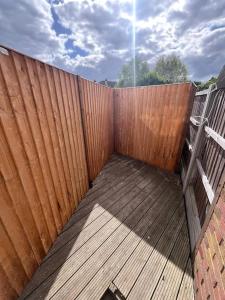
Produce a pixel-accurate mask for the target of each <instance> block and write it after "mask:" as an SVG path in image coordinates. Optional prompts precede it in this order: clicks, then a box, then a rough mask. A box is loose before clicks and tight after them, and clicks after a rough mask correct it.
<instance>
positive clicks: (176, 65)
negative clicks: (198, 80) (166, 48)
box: [155, 54, 188, 83]
mask: <svg viewBox="0 0 225 300" xmlns="http://www.w3.org/2000/svg"><path fill="white" fill-rule="evenodd" d="M155 71H156V73H157V74H158V75H159V76H160V77H161V78H162V79H163V80H164V81H167V82H171V83H173V82H184V81H187V74H188V72H187V68H186V66H185V64H183V63H182V61H181V60H180V58H179V57H177V56H176V55H174V54H172V55H168V56H161V57H160V58H159V59H158V61H157V63H156V66H155Z"/></svg>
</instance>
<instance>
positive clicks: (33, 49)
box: [0, 0, 225, 80]
mask: <svg viewBox="0 0 225 300" xmlns="http://www.w3.org/2000/svg"><path fill="white" fill-rule="evenodd" d="M136 7H137V21H136V41H137V45H136V51H137V55H138V56H140V57H142V58H143V59H146V60H147V61H148V62H149V64H150V65H151V66H152V65H154V63H155V61H156V59H157V58H158V57H159V56H160V55H163V54H170V53H176V54H177V55H179V56H180V57H181V58H182V59H183V60H184V61H185V62H186V64H187V65H188V69H189V72H190V75H191V78H192V79H202V78H204V79H205V78H207V77H209V76H211V75H216V74H218V72H219V70H220V69H221V67H222V65H221V64H222V62H223V61H224V60H225V52H224V51H223V45H224V42H225V38H224V37H225V34H224V29H225V17H224V16H223V12H224V11H225V4H224V1H219V0H217V1H214V2H212V1H210V0H204V1H203V0H196V1H192V0H177V1H172V0H162V1H158V0H157V1H156V0H152V1H149V0H136ZM0 30H1V35H0V43H1V44H5V45H7V46H10V47H12V48H15V49H17V50H19V51H21V52H24V53H27V54H29V55H31V56H34V57H37V58H39V59H41V60H44V61H48V62H50V63H53V64H56V65H57V66H59V67H63V68H65V69H68V70H70V71H72V72H76V73H77V72H78V73H81V74H82V75H84V76H86V77H88V78H91V79H97V80H100V79H104V78H108V79H115V78H116V77H117V75H118V72H119V71H120V68H121V66H122V64H123V63H124V62H125V61H127V60H129V59H130V58H131V34H132V1H130V0H121V1H118V0H101V1H97V0H64V1H63V0H52V1H50V0H49V1H47V0H20V1H13V0H1V2H0Z"/></svg>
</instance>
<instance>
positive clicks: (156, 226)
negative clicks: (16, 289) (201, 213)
mask: <svg viewBox="0 0 225 300" xmlns="http://www.w3.org/2000/svg"><path fill="white" fill-rule="evenodd" d="M189 252H190V249H189V239H188V232H187V225H186V217H185V210H184V204H183V198H182V193H181V186H180V183H179V178H178V177H177V176H175V175H170V174H166V173H162V172H161V171H159V170H157V169H155V168H152V167H149V166H147V165H145V164H144V163H142V162H139V161H135V160H132V159H128V158H126V157H123V156H118V155H113V157H112V159H111V161H110V162H109V163H108V164H107V165H106V166H105V168H104V169H103V171H102V172H101V174H100V175H99V176H98V177H97V179H96V180H95V182H94V184H93V188H92V189H91V190H89V192H88V194H87V196H86V198H85V199H84V200H83V201H82V202H81V203H80V205H79V207H78V210H77V211H76V212H75V214H74V215H73V216H72V218H71V219H70V221H69V222H68V224H67V225H66V226H65V228H64V231H63V232H62V233H61V235H60V236H59V237H58V239H57V240H56V242H55V243H54V245H53V247H52V248H51V250H50V252H49V254H48V256H47V257H46V259H45V260H44V262H43V263H42V265H41V266H40V267H39V269H38V270H37V272H36V273H35V275H34V276H33V279H32V280H31V282H30V283H29V285H28V286H27V288H26V289H25V291H24V293H23V295H22V296H21V299H24V298H28V299H60V300H61V299H66V300H67V299H100V298H101V297H102V296H103V295H104V293H105V292H106V290H107V288H108V287H109V286H110V285H111V286H112V285H114V287H115V286H116V288H117V289H118V290H119V291H120V293H121V294H122V295H123V297H124V298H126V299H135V300H136V299H142V300H143V299H182V300H183V299H193V288H192V269H191V262H190V257H189V254H190V253H189Z"/></svg>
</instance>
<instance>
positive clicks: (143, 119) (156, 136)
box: [114, 83, 194, 171]
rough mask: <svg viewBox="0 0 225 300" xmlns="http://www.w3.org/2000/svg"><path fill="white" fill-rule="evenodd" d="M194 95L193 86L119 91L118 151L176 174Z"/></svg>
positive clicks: (175, 85)
mask: <svg viewBox="0 0 225 300" xmlns="http://www.w3.org/2000/svg"><path fill="white" fill-rule="evenodd" d="M193 92H194V88H193V85H192V84H191V83H183V84H168V85H161V86H160V85H159V86H148V87H138V88H123V89H115V90H114V102H115V151H116V152H119V153H121V154H124V155H128V156H131V157H134V158H136V159H140V160H142V161H145V162H147V163H149V164H151V165H154V166H157V167H160V168H162V169H166V170H169V171H174V170H175V169H176V167H177V165H178V163H179V160H180V155H181V149H182V146H183V142H184V131H185V128H186V122H187V119H188V116H189V113H190V109H191V106H192V96H193Z"/></svg>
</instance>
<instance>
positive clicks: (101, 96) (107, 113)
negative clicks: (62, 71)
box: [78, 78, 114, 180]
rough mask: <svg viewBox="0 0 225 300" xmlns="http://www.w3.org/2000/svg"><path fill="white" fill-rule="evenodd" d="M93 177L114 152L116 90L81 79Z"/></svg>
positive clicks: (88, 149)
mask: <svg viewBox="0 0 225 300" xmlns="http://www.w3.org/2000/svg"><path fill="white" fill-rule="evenodd" d="M78 82H79V90H80V99H81V109H82V116H83V126H84V137H85V140H86V146H87V162H88V170H89V176H90V180H94V179H95V177H96V176H97V175H98V174H99V172H100V171H101V169H102V167H103V166H104V164H105V163H106V161H107V160H108V159H109V157H110V155H111V154H112V153H113V146H114V145H113V89H111V88H108V87H106V86H103V85H100V84H97V83H95V82H92V81H89V80H86V79H82V78H79V81H78Z"/></svg>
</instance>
